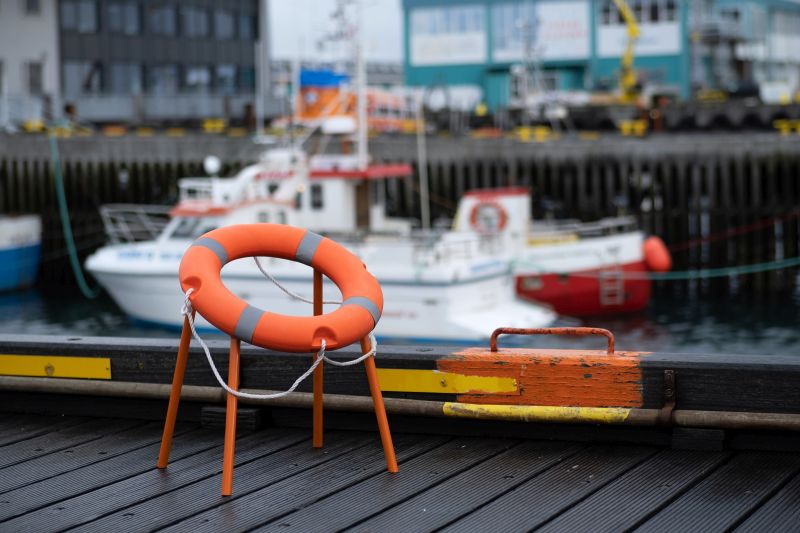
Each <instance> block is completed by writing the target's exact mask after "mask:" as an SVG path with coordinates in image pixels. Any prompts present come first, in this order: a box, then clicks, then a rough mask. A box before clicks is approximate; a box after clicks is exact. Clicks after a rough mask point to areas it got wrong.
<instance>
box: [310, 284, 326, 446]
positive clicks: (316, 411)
mask: <svg viewBox="0 0 800 533" xmlns="http://www.w3.org/2000/svg"><path fill="white" fill-rule="evenodd" d="M321 314H322V272H319V271H318V270H314V316H318V315H321ZM314 360H315V361H316V360H317V354H314ZM324 364H325V363H324V362H322V363H320V364H319V366H317V368H315V369H314V408H313V414H312V416H313V427H314V429H313V437H312V439H311V441H312V445H313V446H314V448H322V383H323V382H322V365H324Z"/></svg>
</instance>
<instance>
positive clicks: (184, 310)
mask: <svg viewBox="0 0 800 533" xmlns="http://www.w3.org/2000/svg"><path fill="white" fill-rule="evenodd" d="M262 272H263V270H262ZM192 291H194V289H189V290H188V291H186V295H185V297H184V300H183V305H182V306H181V315H183V316H185V317H186V319H187V320H188V321H189V328H190V329H191V330H192V336H193V337H194V338H195V339H197V342H199V343H200V346H201V347H202V348H203V351H204V352H205V354H206V359H208V364H209V366H211V371H212V372H213V373H214V377H215V378H217V382H218V383H219V385H220V387H222V388H223V389H225V390H226V391H227V392H228V394H233V395H234V396H236V397H237V398H249V399H251V400H272V399H275V398H282V397H284V396H288V395H289V394H291V393H293V392H294V391H295V390H296V389H297V387H298V386H299V385H300V384H301V383H302V382H303V381H304V380H305V379H306V378H307V377H308V376H310V375H311V374H312V373H313V372H314V370H315V369H316V368H317V367H318V366H319V364H320V363H321V362H322V361H323V360H324V361H327V362H328V363H330V364H332V365H334V366H351V365H355V364H358V363H361V362H362V361H364V360H366V359H367V357H372V356H373V355H375V354H376V353H377V351H378V341H377V339H376V338H375V334H374V333H372V332H370V333H369V340H370V343H371V344H372V348H370V350H369V351H368V352H367V353H365V354H364V355H362V356H361V357H358V358H356V359H351V360H350V361H342V362H340V361H334V360H333V359H330V358H329V357H327V356H326V355H325V344H326V343H325V339H322V346H321V347H320V349H319V352H317V358H316V360H315V361H314V363H313V364H312V365H311V366H310V367H309V368H308V370H306V371H305V372H303V374H302V375H301V376H300V377H299V378H297V379H296V380H295V381H294V383H292V386H291V387H289V389H288V390H285V391H283V392H276V393H272V394H251V393H249V392H241V391H237V390H234V389H232V388H230V387H229V386H228V384H227V383H225V380H224V379H222V376H221V375H220V373H219V370H217V365H215V364H214V359H212V357H211V350H209V349H208V345H207V344H206V343H205V341H204V340H203V339H201V338H200V335H199V334H198V333H197V329H196V328H195V326H194V319H193V318H192V302H190V301H189V295H190V294H192Z"/></svg>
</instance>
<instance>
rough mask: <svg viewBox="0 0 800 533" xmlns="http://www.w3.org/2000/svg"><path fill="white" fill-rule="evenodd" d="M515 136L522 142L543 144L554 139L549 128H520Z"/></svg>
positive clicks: (515, 131)
mask: <svg viewBox="0 0 800 533" xmlns="http://www.w3.org/2000/svg"><path fill="white" fill-rule="evenodd" d="M514 134H515V136H516V137H517V139H519V140H520V141H522V142H537V143H542V142H546V141H549V140H552V139H553V138H554V137H553V130H551V129H550V127H549V126H520V127H518V128H517V129H516V130H514Z"/></svg>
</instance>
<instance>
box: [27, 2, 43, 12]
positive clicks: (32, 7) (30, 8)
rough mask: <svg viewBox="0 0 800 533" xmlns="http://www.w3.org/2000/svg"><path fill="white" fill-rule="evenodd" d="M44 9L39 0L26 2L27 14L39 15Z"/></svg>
mask: <svg viewBox="0 0 800 533" xmlns="http://www.w3.org/2000/svg"><path fill="white" fill-rule="evenodd" d="M41 9H42V6H41V5H40V3H39V0H25V14H26V15H38V14H39V13H40V11H41Z"/></svg>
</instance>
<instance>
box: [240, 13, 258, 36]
mask: <svg viewBox="0 0 800 533" xmlns="http://www.w3.org/2000/svg"><path fill="white" fill-rule="evenodd" d="M255 37H256V18H255V17H254V16H252V15H244V14H242V15H239V38H240V39H242V40H244V41H252V40H254V39H255Z"/></svg>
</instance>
